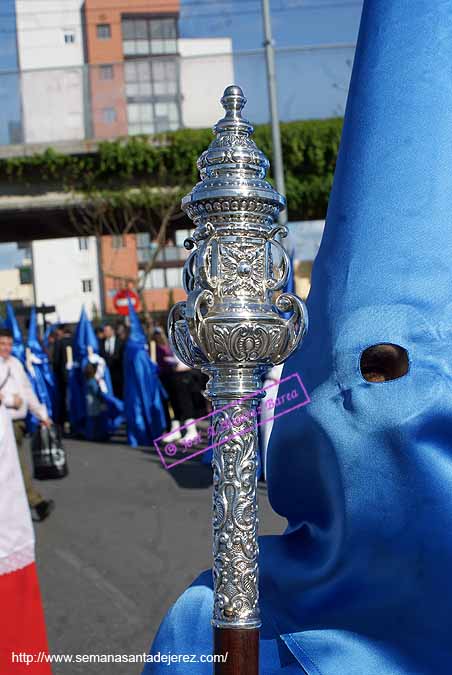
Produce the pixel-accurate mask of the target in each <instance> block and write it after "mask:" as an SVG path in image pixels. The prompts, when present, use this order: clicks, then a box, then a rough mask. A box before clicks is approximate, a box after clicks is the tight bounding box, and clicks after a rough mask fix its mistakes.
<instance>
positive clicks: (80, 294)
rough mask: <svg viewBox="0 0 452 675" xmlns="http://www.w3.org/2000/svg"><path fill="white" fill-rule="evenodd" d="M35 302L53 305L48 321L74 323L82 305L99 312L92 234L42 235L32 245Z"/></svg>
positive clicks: (92, 312)
mask: <svg viewBox="0 0 452 675" xmlns="http://www.w3.org/2000/svg"><path fill="white" fill-rule="evenodd" d="M31 250H32V265H33V281H34V287H35V302H36V304H37V305H41V304H45V305H55V307H56V312H55V315H52V314H50V315H49V316H48V320H49V321H60V322H63V323H75V322H76V321H78V319H79V316H80V311H81V308H82V307H85V309H86V312H87V314H88V317H89V318H95V317H96V316H100V314H101V288H100V283H99V260H98V254H97V241H96V238H95V237H79V238H77V237H68V238H62V239H42V240H40V241H34V242H33V243H32V245H31Z"/></svg>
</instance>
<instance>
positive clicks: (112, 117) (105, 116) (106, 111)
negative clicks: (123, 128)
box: [102, 108, 116, 124]
mask: <svg viewBox="0 0 452 675" xmlns="http://www.w3.org/2000/svg"><path fill="white" fill-rule="evenodd" d="M102 120H103V121H104V122H105V123H106V124H113V122H116V110H115V108H103V109H102Z"/></svg>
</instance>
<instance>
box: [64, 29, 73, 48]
mask: <svg viewBox="0 0 452 675" xmlns="http://www.w3.org/2000/svg"><path fill="white" fill-rule="evenodd" d="M63 38H64V42H65V44H67V45H71V44H74V42H75V33H74V31H73V30H65V31H64V33H63Z"/></svg>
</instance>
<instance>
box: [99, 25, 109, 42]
mask: <svg viewBox="0 0 452 675" xmlns="http://www.w3.org/2000/svg"><path fill="white" fill-rule="evenodd" d="M96 35H97V37H98V39H99V40H109V39H110V38H111V26H110V24H109V23H98V24H97V25H96Z"/></svg>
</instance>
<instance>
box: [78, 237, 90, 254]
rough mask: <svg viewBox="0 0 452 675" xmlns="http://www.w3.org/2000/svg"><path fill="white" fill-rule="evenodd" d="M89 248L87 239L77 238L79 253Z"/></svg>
mask: <svg viewBox="0 0 452 675" xmlns="http://www.w3.org/2000/svg"><path fill="white" fill-rule="evenodd" d="M88 246H89V240H88V237H79V238H78V249H79V251H87V250H88Z"/></svg>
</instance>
